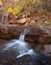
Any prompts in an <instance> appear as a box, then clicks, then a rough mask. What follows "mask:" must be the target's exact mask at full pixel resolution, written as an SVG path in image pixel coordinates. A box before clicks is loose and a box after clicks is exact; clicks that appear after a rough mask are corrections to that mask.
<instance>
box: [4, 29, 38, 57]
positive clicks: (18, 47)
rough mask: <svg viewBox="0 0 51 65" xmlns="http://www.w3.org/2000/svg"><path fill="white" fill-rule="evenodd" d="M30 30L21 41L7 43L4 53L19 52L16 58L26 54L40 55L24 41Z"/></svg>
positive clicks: (21, 36)
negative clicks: (8, 51) (9, 51)
mask: <svg viewBox="0 0 51 65" xmlns="http://www.w3.org/2000/svg"><path fill="white" fill-rule="evenodd" d="M29 31H30V30H29V29H25V30H24V31H23V32H22V33H21V35H20V37H19V39H18V40H17V39H14V40H12V41H10V42H9V43H7V44H6V45H5V47H4V48H3V51H6V50H10V49H12V50H14V51H16V52H18V53H19V54H18V55H17V57H16V58H20V57H22V56H24V55H26V54H29V55H31V56H32V55H38V54H37V53H35V52H34V51H33V49H31V47H29V45H28V43H27V42H25V41H24V38H25V35H26V34H27V33H28V32H29Z"/></svg>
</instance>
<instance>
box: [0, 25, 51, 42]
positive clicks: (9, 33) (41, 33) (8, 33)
mask: <svg viewBox="0 0 51 65" xmlns="http://www.w3.org/2000/svg"><path fill="white" fill-rule="evenodd" d="M25 28H29V29H30V32H29V33H28V34H27V35H26V36H25V37H26V39H25V40H27V41H30V42H34V40H35V42H37V41H38V42H39V41H40V42H42V41H43V43H44V42H45V43H46V42H47V43H48V42H51V28H43V29H42V28H37V27H36V28H35V27H19V26H17V25H10V24H8V25H3V24H1V25H0V39H13V38H19V36H20V34H21V32H22V31H23V30H24V29H25ZM45 29H47V30H48V31H49V33H47V31H45Z"/></svg>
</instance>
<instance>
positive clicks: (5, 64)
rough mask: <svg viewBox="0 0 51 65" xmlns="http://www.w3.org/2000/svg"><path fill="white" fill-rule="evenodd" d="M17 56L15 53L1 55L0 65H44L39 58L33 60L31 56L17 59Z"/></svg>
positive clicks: (9, 52)
mask: <svg viewBox="0 0 51 65" xmlns="http://www.w3.org/2000/svg"><path fill="white" fill-rule="evenodd" d="M15 54H16V53H15V52H13V51H7V52H5V53H0V65H42V62H41V60H38V58H33V59H32V57H31V56H30V55H24V56H23V57H20V58H16V55H15Z"/></svg>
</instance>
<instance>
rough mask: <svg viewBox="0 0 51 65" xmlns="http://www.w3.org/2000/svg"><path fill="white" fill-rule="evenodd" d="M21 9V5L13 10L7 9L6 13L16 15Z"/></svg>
mask: <svg viewBox="0 0 51 65" xmlns="http://www.w3.org/2000/svg"><path fill="white" fill-rule="evenodd" d="M22 9H23V7H22V6H21V5H17V6H15V7H14V8H11V7H9V8H8V9H7V12H8V13H12V14H13V15H17V14H19V13H20V12H21V11H22Z"/></svg>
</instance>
